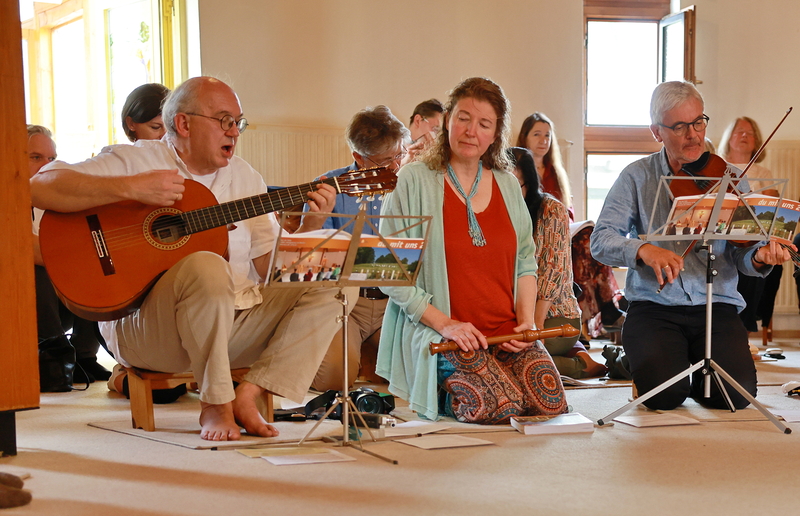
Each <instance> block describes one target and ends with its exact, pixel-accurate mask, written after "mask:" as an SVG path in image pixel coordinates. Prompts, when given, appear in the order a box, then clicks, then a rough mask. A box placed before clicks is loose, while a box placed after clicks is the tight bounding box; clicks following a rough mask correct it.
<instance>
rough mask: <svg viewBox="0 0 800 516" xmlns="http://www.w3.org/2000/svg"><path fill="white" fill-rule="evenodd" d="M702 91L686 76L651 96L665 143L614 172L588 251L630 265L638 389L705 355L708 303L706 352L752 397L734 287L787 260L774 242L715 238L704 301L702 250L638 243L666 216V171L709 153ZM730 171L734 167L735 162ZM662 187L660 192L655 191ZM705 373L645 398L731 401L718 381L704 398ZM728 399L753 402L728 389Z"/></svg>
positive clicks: (628, 324)
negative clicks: (742, 243) (710, 284)
mask: <svg viewBox="0 0 800 516" xmlns="http://www.w3.org/2000/svg"><path fill="white" fill-rule="evenodd" d="M703 108H704V102H703V97H702V96H701V95H700V92H699V91H697V89H696V88H695V87H694V86H693V85H692V84H690V83H688V82H680V81H670V82H664V83H661V84H659V85H658V86H656V88H655V90H654V91H653V95H652V98H651V102H650V118H651V121H652V123H651V125H650V130H651V132H652V133H653V137H654V138H655V140H656V141H658V142H660V143H663V145H664V146H663V148H662V149H661V151H659V152H657V153H655V154H651V155H650V156H647V157H645V158H642V159H640V160H637V161H634V162H633V163H631V164H630V165H628V166H627V167H625V169H623V170H622V172H621V173H620V175H619V178H618V179H617V180H616V182H615V183H614V185H613V186H612V187H611V190H610V191H609V193H608V196H607V197H606V200H605V204H604V205H603V209H602V211H601V213H600V217H599V218H598V220H597V224H596V225H595V229H594V232H593V233H592V243H591V245H592V247H591V249H592V254H593V255H594V256H595V258H596V259H597V260H599V261H601V262H603V263H605V264H608V265H615V266H624V267H628V276H627V281H626V290H625V295H626V297H627V298H628V299H629V300H630V307H629V309H628V313H627V317H626V319H625V324H624V326H623V328H622V340H623V341H622V345H623V347H624V348H625V354H626V356H627V357H628V360H629V365H630V372H631V374H632V376H633V382H634V385H635V387H636V389H637V391H638V393H639V394H640V395H641V394H644V393H646V392H648V391H651V390H653V389H655V388H656V387H658V386H660V385H661V384H664V383H665V382H667V381H668V380H670V379H672V378H673V377H676V376H679V375H681V372H682V371H685V370H686V369H687V368H689V366H690V365H692V364H695V363H697V362H699V361H700V360H702V359H703V358H704V356H705V343H706V327H707V321H706V312H707V304H708V303H709V302H711V303H712V305H711V312H712V315H711V317H712V320H711V321H708V322H710V324H711V328H712V335H711V339H712V349H711V358H712V359H713V360H714V361H715V362H716V363H717V364H719V366H720V367H721V368H722V369H724V370H725V371H726V372H727V373H728V374H729V375H730V376H731V377H733V379H734V380H736V382H737V383H739V385H741V387H742V388H743V389H745V390H746V391H747V392H748V393H750V394H751V395H752V396H755V395H756V368H755V366H754V364H753V360H752V358H751V356H750V350H749V344H748V339H747V330H746V329H745V327H744V325H743V324H742V321H741V319H739V315H738V312H739V311H741V309H742V308H744V300H743V299H742V296H741V295H740V294H739V292H737V290H736V283H737V281H738V275H737V271H742V272H745V273H747V274H749V275H760V276H766V275H767V274H768V273H769V272H770V271H771V269H772V267H773V266H775V265H779V264H781V263H782V262H784V261H786V260H788V259H789V252H788V251H787V250H785V249H783V248H781V247H780V246H779V245H778V244H777V243H776V242H770V243H768V244H756V245H754V246H751V247H737V246H734V245H733V244H732V243H730V242H728V241H725V240H718V241H715V242H714V245H713V252H714V255H715V257H716V260H715V266H714V268H715V270H716V271H717V275H716V276H715V279H714V288H713V294H712V295H713V299H710V300H709V299H707V297H706V292H707V284H706V278H707V269H706V265H707V264H706V262H707V256H706V255H707V252H696V253H695V252H692V253H688V254H687V255H686V256H685V257H681V255H682V254H683V251H684V250H685V248H686V245H687V243H686V242H685V241H673V240H668V241H650V242H647V241H644V240H642V239H640V238H639V237H638V235H642V234H646V233H647V231H648V228H650V227H651V223H652V227H660V226H661V225H663V224H666V223H667V220H668V215H669V212H670V208H671V205H672V201H671V199H670V192H668V191H664V190H661V189H659V188H658V183H659V181H660V180H661V178H662V177H663V176H666V175H671V174H675V173H676V172H678V171H679V170H680V169H681V167H683V166H684V165H685V164H687V163H694V162H695V161H697V160H698V159H700V157H701V156H702V155H703V153H704V152H705V143H704V138H705V134H706V126H707V124H708V117H707V116H706V115H705V114H704V113H703ZM728 170H729V171H731V172H733V171H734V169H733V167H732V166H729V168H728ZM657 193H658V196H657ZM651 217H652V219H651ZM703 385H704V381H703V374H702V372H701V371H695V372H694V373H693V374H692V375H691V378H689V376H688V375H687V376H684V377H683V378H681V379H680V380H679V381H678V382H677V383H673V384H672V385H669V386H667V388H665V389H664V390H662V391H661V392H659V393H658V394H656V395H655V396H653V397H651V398H649V399H647V400H646V401H644V405H646V406H647V407H648V408H650V409H653V410H659V409H662V410H670V409H674V408H676V407H677V406H679V405H681V404H682V403H683V402H684V400H685V399H686V398H687V397H689V396H691V397H692V398H694V399H695V400H696V401H697V402H699V403H701V404H704V405H707V406H710V407H713V408H727V403H726V400H725V398H724V396H723V394H722V393H721V392H720V390H719V388H718V386H717V385H716V383H714V382H712V383H711V396H710V397H709V398H706V397H705V396H704V388H703ZM727 392H728V395H729V396H730V399H731V402H732V404H733V406H734V407H735V408H737V409H741V408H744V407H746V406H747V405H748V404H749V402H748V400H747V398H745V397H744V396H742V395H741V394H740V393H739V392H738V391H735V390H733V389H727Z"/></svg>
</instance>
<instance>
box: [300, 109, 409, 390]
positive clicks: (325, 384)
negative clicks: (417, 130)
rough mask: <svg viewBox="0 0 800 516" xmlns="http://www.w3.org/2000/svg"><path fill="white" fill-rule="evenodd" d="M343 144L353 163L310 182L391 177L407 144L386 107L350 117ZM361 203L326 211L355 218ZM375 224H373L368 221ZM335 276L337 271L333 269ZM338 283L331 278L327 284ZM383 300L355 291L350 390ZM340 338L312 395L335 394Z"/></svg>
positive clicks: (329, 223) (347, 199)
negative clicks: (360, 173)
mask: <svg viewBox="0 0 800 516" xmlns="http://www.w3.org/2000/svg"><path fill="white" fill-rule="evenodd" d="M345 138H346V139H347V144H348V145H349V146H350V151H351V152H352V154H353V160H354V161H353V163H351V164H350V165H348V166H346V167H342V168H339V169H336V170H331V171H330V172H326V173H325V174H324V175H322V176H320V177H318V178H317V179H316V180H320V179H323V178H325V177H339V176H341V175H342V174H344V173H347V172H351V171H353V170H358V169H361V168H369V167H376V166H383V167H387V168H388V169H389V170H390V171H392V172H397V169H398V168H399V167H400V163H401V162H402V161H403V159H404V158H405V157H406V144H407V143H408V140H409V132H408V129H406V128H405V126H403V123H402V122H401V121H400V120H398V119H397V117H396V116H394V115H393V114H392V112H391V110H390V109H389V108H388V107H386V106H375V107H367V108H364V109H362V110H361V111H359V112H358V113H356V114H355V115H353V118H352V119H351V120H350V123H349V124H348V125H347V129H346V130H345ZM363 202H365V203H366V208H365V210H366V214H367V216H377V215H379V214H380V210H381V205H382V202H383V201H381V199H380V198H378V196H376V197H375V199H373V200H369V201H368V200H366V199H365V200H364V201H363ZM360 206H361V202H360V200H359V199H358V198H357V197H351V196H349V195H346V194H339V195H337V196H336V204H335V206H334V208H333V210H331V211H332V212H333V213H340V214H347V215H355V214H357V213H358V211H359V209H360ZM348 220H350V219H342V218H338V217H329V218H327V219H324V220H323V218H322V217H316V216H314V217H308V216H305V217H303V224H304V225H306V226H307V227H308V228H309V229H317V228H320V227H321V228H322V229H339V228H341V227H342V226H343V225H344V224H346V223H347V222H348ZM372 222H373V223H374V224H377V219H372ZM363 233H364V234H369V235H371V234H373V231H372V228H370V227H369V226H368V225H367V224H365V225H364V228H363ZM336 270H338V268H337V269H336ZM336 277H338V272H336V274H331V276H330V279H334V278H336ZM387 299H388V296H387V295H386V294H384V293H383V292H381V291H380V290H379V289H378V288H377V287H365V288H361V289H359V297H358V300H357V301H356V303H355V306H354V307H353V310H352V312H350V316H349V317H350V319H349V324H348V326H347V328H348V335H347V343H348V350H347V353H348V355H347V356H348V364H347V371H348V379H347V381H348V385H353V382H355V380H356V377H357V375H358V370H359V367H360V364H361V354H362V353H364V352H367V353H372V354H373V355H374V354H376V353H377V347H378V341H379V339H380V334H381V332H380V329H381V324H382V323H383V312H384V310H385V309H386V302H387ZM342 346H343V335H342V331H341V330H340V331H339V332H338V333H337V334H336V336H335V337H334V338H333V341H332V342H331V344H330V347H329V348H328V353H327V354H326V355H325V358H324V359H323V361H322V364H321V365H320V368H319V371H318V372H317V375H316V377H315V378H314V382H313V384H312V387H313V388H314V389H316V390H318V391H325V390H328V389H335V390H340V389H341V388H342V375H343V365H344V364H343V363H342V359H343V352H342V351H343V350H342Z"/></svg>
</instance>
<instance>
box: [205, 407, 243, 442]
mask: <svg viewBox="0 0 800 516" xmlns="http://www.w3.org/2000/svg"><path fill="white" fill-rule="evenodd" d="M200 426H201V427H202V428H201V430H200V437H201V438H203V439H205V440H207V441H238V440H239V439H240V438H241V437H242V431H241V430H240V429H239V425H237V424H236V420H235V419H234V418H233V407H232V404H231V403H230V402H229V403H224V404H222V405H212V404H211V403H205V402H203V401H201V402H200Z"/></svg>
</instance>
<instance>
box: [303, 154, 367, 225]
mask: <svg viewBox="0 0 800 516" xmlns="http://www.w3.org/2000/svg"><path fill="white" fill-rule="evenodd" d="M353 170H358V165H357V164H356V162H355V161H354V162H353V164H352V165H350V166H349V167H344V168H337V169H336V170H331V171H330V172H326V173H325V174H323V175H321V176H319V177H318V178H316V179H315V181H318V180H320V179H324V178H326V177H339V176H341V175H342V174H344V173H346V172H352V171H353ZM374 197H375V199H374V200H372V201H366V200H365V201H363V202H365V203H366V204H367V207H366V214H367V217H371V216H372V217H378V216H379V215H380V214H381V204H383V201H381V200H380V198H379V196H377V195H376V196H374ZM360 203H361V198H359V197H353V196H350V195H347V194H343V193H342V194H339V195H337V196H336V205H335V206H334V208H333V213H341V214H346V215H355V214H356V213H358V210H359V207H360ZM303 211H308V204H306V205H305V206H304V207H303ZM351 220H352V219H349V218H344V217H328V218H327V219H326V220H325V223H324V224H323V225H322V228H323V229H339V228H341V227H342V226H344V225H346V224H347V223H348V222H350V221H351ZM379 220H380V219H378V218H374V219H370V218H367V221H368V222H372V224H374V225H375V227H378V226H379V224H378V222H379ZM345 231H347V232H348V233H352V232H353V230H352V224H351V225H350V226H348V227H347V229H345ZM361 234H364V235H373V234H375V231H373V230H372V227H371V226H370V225H369V224H364V228H363V229H362V231H361Z"/></svg>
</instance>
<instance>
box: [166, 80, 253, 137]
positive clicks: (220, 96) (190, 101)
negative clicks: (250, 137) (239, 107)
mask: <svg viewBox="0 0 800 516" xmlns="http://www.w3.org/2000/svg"><path fill="white" fill-rule="evenodd" d="M231 97H232V98H233V99H235V102H236V103H237V104H238V103H239V97H237V96H236V93H235V92H234V91H233V89H232V88H231V87H230V86H228V85H227V84H225V83H224V82H222V81H221V80H219V79H215V78H214V77H192V78H191V79H187V80H185V81H184V82H183V83H182V84H181V85H180V86H178V87H177V88H175V89H174V90H173V91H172V92H171V93H170V94H169V96H168V97H167V100H165V101H164V109H163V118H164V123H165V124H166V126H167V135H168V136H169V137H170V138H171V139H174V138H175V137H176V136H177V134H178V131H177V126H176V122H175V115H177V114H178V113H203V114H206V113H207V111H209V110H211V111H212V112H217V111H218V107H219V106H218V104H220V103H221V102H225V103H229V102H230V100H231ZM235 116H236V115H235Z"/></svg>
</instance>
